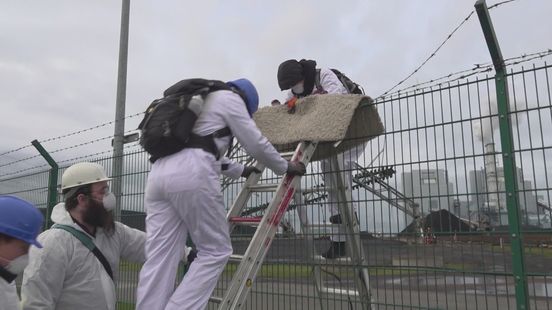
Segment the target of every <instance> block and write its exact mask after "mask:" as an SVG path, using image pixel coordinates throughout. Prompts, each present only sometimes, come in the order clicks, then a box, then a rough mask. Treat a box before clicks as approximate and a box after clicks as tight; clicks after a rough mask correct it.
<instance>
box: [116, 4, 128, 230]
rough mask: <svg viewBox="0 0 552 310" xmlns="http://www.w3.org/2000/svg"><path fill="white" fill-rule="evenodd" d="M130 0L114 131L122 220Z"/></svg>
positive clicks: (118, 206) (123, 27)
mask: <svg viewBox="0 0 552 310" xmlns="http://www.w3.org/2000/svg"><path fill="white" fill-rule="evenodd" d="M129 18H130V0H123V1H122V9H121V37H120V40H119V67H118V73H117V101H116V104H115V129H114V133H113V173H112V177H113V181H112V182H111V184H112V185H113V194H115V199H116V204H115V205H116V208H115V218H116V219H117V220H121V198H122V195H123V155H124V151H123V145H124V135H125V101H126V82H127V60H128V28H129Z"/></svg>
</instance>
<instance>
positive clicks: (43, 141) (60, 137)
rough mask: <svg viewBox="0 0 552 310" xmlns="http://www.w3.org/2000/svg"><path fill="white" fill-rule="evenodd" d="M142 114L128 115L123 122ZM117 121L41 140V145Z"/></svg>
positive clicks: (113, 121)
mask: <svg viewBox="0 0 552 310" xmlns="http://www.w3.org/2000/svg"><path fill="white" fill-rule="evenodd" d="M142 114H144V112H139V113H136V114H132V115H128V116H125V117H123V118H122V119H121V120H123V119H128V118H133V117H136V116H139V115H142ZM116 121H117V120H112V121H110V122H106V123H103V124H99V125H96V126H93V127H90V128H86V129H82V130H78V131H75V132H71V133H68V134H65V135H61V136H58V137H54V138H49V139H45V140H41V141H40V143H46V142H51V141H55V140H60V139H63V138H67V137H70V136H74V135H78V134H81V133H83V132H87V131H91V130H94V129H98V128H101V127H105V126H108V125H111V124H114V123H115V122H116Z"/></svg>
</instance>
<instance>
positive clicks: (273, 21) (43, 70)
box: [0, 0, 552, 169]
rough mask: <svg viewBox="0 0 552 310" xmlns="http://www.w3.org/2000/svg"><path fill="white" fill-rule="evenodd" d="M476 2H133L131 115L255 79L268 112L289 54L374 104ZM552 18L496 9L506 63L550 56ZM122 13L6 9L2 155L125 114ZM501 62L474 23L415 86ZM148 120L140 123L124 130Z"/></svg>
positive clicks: (113, 8) (541, 2) (1, 12)
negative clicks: (199, 90) (212, 85)
mask: <svg viewBox="0 0 552 310" xmlns="http://www.w3.org/2000/svg"><path fill="white" fill-rule="evenodd" d="M497 2H499V1H488V5H489V6H490V5H492V4H494V3H497ZM473 4H474V1H472V0H461V1H460V0H458V1H452V0H450V1H445V0H431V1H430V0H423V1H422V0H416V1H406V0H404V1H398V0H396V1H366V0H364V1H300V2H299V1H271V2H269V1H131V10H130V43H129V56H128V57H129V62H128V84H127V103H126V114H127V115H130V114H134V113H137V112H141V111H143V110H144V109H145V107H146V106H147V105H148V104H149V102H151V100H153V99H155V98H156V97H159V96H160V95H161V93H162V91H163V90H164V89H165V88H167V87H168V86H170V85H171V84H172V83H174V82H176V81H178V80H180V79H183V78H190V77H205V78H214V79H221V80H229V79H236V78H240V77H247V78H249V79H251V80H252V81H253V82H254V83H255V84H256V85H257V88H258V90H259V93H260V98H261V104H262V105H266V104H268V103H269V102H270V101H271V100H272V99H274V98H280V99H282V98H283V97H284V94H283V93H282V92H280V91H279V89H278V87H277V81H276V70H277V67H278V65H279V63H281V62H282V61H284V60H286V59H289V58H297V59H300V58H310V59H315V60H316V61H317V62H318V65H319V67H333V68H339V69H341V70H342V71H343V72H345V73H347V75H349V76H350V77H351V78H352V79H353V80H355V81H357V82H359V83H360V84H362V85H363V86H364V88H365V90H366V92H367V94H369V95H371V96H373V97H376V96H378V95H380V94H382V93H383V92H384V91H385V90H387V89H388V88H390V87H391V86H393V85H394V84H395V83H396V82H398V81H399V80H401V79H402V78H404V77H405V76H407V75H408V74H409V73H410V72H411V71H412V70H413V69H414V68H415V67H417V66H418V65H419V64H420V63H421V62H422V61H423V60H425V58H427V56H428V55H429V54H430V53H431V52H432V51H433V50H434V49H435V48H436V47H437V46H438V45H439V44H440V43H441V42H442V41H443V40H444V39H445V38H446V36H447V35H448V34H449V33H450V32H451V31H452V30H453V29H454V28H455V27H456V26H457V25H458V24H459V23H460V22H461V21H462V19H463V18H465V17H466V16H467V15H468V14H469V13H470V12H471V11H472V10H473ZM550 12H552V1H547V0H518V1H515V2H512V3H508V4H505V5H502V6H500V7H497V8H496V9H493V10H492V11H491V15H492V18H493V22H494V25H495V28H496V32H497V36H498V38H499V40H500V42H501V45H502V52H503V54H504V56H505V57H511V56H518V55H520V54H522V53H531V52H537V51H542V50H545V49H547V48H550V47H551V46H552V42H551V39H550V38H552V20H551V19H550V17H549V15H550ZM120 15H121V3H120V1H112V0H110V1H107V0H102V1H100V0H97V1H76V0H67V1H25V0H18V1H7V0H0V42H1V43H0V44H1V48H0V104H1V105H2V116H3V117H2V122H0V132H2V140H1V143H0V153H2V152H5V151H7V150H11V149H14V148H17V147H20V146H23V145H26V144H29V143H30V141H31V140H33V139H38V140H44V139H47V138H51V137H55V136H59V135H64V134H67V133H69V132H73V131H77V130H80V129H84V128H88V127H92V126H95V125H98V124H101V123H105V122H108V121H110V120H112V119H114V114H115V94H116V84H117V83H116V82H117V80H116V77H117V60H118V46H119V31H120ZM489 60H490V59H489V55H488V51H487V47H486V45H485V41H484V39H483V36H482V32H481V29H480V26H479V23H478V20H477V16H476V15H475V14H474V15H473V16H472V18H471V19H470V20H469V21H468V22H467V23H466V25H465V26H464V27H463V28H462V29H461V30H459V31H458V32H457V33H456V34H455V35H454V37H452V39H451V40H450V41H449V42H448V43H447V44H446V45H445V46H444V47H443V48H442V49H441V51H440V52H439V53H438V54H437V56H436V57H435V58H433V59H432V60H431V61H430V62H429V63H428V64H427V65H426V66H425V67H424V68H423V69H422V70H421V72H420V73H419V74H417V75H415V76H414V77H413V78H412V79H411V80H410V81H409V82H407V83H406V85H408V84H411V83H416V82H421V81H425V80H428V79H430V78H435V77H439V76H442V75H444V74H447V73H450V72H455V71H459V70H463V69H467V68H471V67H472V65H473V64H474V63H483V62H488V61H489ZM138 121H139V119H138V118H133V119H130V120H129V121H128V123H127V126H126V130H130V129H134V128H136V125H137V122H138ZM112 134H113V127H112V126H106V127H102V128H100V129H96V130H93V131H91V132H88V133H85V134H82V135H78V136H74V137H71V138H67V139H62V140H58V141H55V142H50V143H47V144H45V147H46V148H47V149H48V150H50V151H52V150H56V149H58V148H62V147H67V146H71V145H74V144H78V143H82V142H86V141H89V140H93V139H97V138H101V137H106V136H109V135H112ZM109 141H110V140H109V139H106V140H104V141H102V142H100V143H94V144H90V145H86V146H83V147H80V148H74V149H70V150H67V151H63V152H58V153H55V154H53V156H54V158H55V159H56V160H62V159H67V158H71V157H74V156H75V155H77V154H78V155H81V154H89V153H92V152H95V151H104V150H106V149H109ZM29 154H30V155H33V154H36V151H34V150H33V149H32V148H27V149H25V150H22V151H20V152H15V153H12V154H8V155H5V156H3V157H0V164H3V163H6V162H10V161H13V160H17V159H19V158H22V157H25V156H29ZM36 160H37V161H38V162H37V163H43V161H42V160H41V159H40V158H37V159H36ZM22 164H24V166H23V167H27V166H32V165H33V164H36V163H32V162H31V161H28V162H25V163H22ZM0 169H7V167H4V168H0Z"/></svg>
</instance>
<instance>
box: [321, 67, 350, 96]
mask: <svg viewBox="0 0 552 310" xmlns="http://www.w3.org/2000/svg"><path fill="white" fill-rule="evenodd" d="M320 86H322V88H323V89H324V91H326V92H327V93H328V94H348V93H349V92H347V89H346V88H345V86H343V83H341V81H340V80H339V79H338V78H337V75H335V73H333V71H332V70H330V69H328V68H322V69H320ZM313 91H314V90H313Z"/></svg>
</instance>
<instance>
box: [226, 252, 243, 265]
mask: <svg viewBox="0 0 552 310" xmlns="http://www.w3.org/2000/svg"><path fill="white" fill-rule="evenodd" d="M242 260H243V255H238V254H232V255H230V259H229V261H231V262H233V263H241V261H242Z"/></svg>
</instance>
